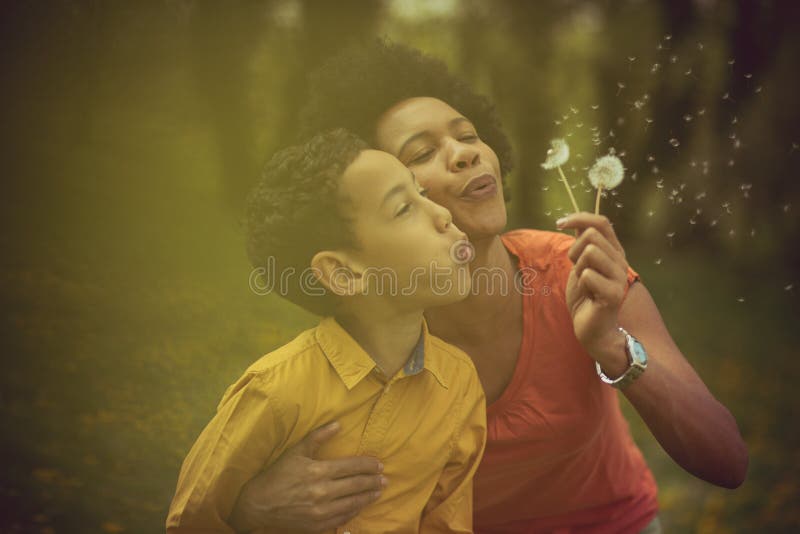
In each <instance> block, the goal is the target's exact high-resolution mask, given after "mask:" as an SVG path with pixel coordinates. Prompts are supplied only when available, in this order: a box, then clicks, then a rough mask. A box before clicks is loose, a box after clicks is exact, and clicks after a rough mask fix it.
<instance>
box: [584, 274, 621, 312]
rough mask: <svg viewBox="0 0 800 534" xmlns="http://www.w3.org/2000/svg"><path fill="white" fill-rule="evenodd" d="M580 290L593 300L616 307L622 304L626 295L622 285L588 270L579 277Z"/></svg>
mask: <svg viewBox="0 0 800 534" xmlns="http://www.w3.org/2000/svg"><path fill="white" fill-rule="evenodd" d="M578 289H579V291H581V292H582V293H586V294H588V295H591V296H592V300H594V301H595V302H597V301H599V302H600V303H601V304H605V305H615V304H619V303H621V302H622V297H623V295H624V291H623V289H622V288H621V287H620V285H619V284H618V283H616V282H614V281H612V280H609V279H608V278H606V277H605V276H603V275H601V274H600V273H598V272H597V271H595V270H593V269H591V268H586V269H584V270H583V272H582V273H581V275H580V277H578Z"/></svg>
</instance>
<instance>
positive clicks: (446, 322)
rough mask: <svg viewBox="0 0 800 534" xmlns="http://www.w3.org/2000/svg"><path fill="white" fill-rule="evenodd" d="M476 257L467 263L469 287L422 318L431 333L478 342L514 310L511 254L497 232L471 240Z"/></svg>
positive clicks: (427, 311)
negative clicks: (461, 296) (461, 295)
mask: <svg viewBox="0 0 800 534" xmlns="http://www.w3.org/2000/svg"><path fill="white" fill-rule="evenodd" d="M472 244H473V246H474V247H475V259H474V260H473V261H472V262H471V263H470V272H471V275H472V290H471V291H470V294H469V296H468V297H467V298H466V299H464V300H462V301H460V302H456V303H454V304H449V305H447V306H440V307H437V308H430V309H428V310H426V311H425V319H426V320H427V322H428V328H429V329H430V331H431V333H432V334H435V335H437V336H439V337H441V338H444V339H445V340H448V339H449V340H452V339H458V340H461V341H462V342H463V344H466V345H469V344H477V343H480V341H481V340H485V339H487V336H494V335H495V334H496V332H497V331H498V328H501V327H502V326H503V324H507V321H508V320H510V319H511V315H513V314H514V313H515V311H514V310H515V308H516V307H515V306H514V304H515V303H516V301H517V299H515V298H513V297H514V296H518V295H517V290H516V286H515V283H514V282H515V279H514V277H515V275H516V273H517V264H516V260H515V258H514V256H513V255H512V254H511V253H510V252H509V251H508V250H507V249H506V247H505V245H503V241H502V239H500V236H499V235H495V236H493V237H490V238H487V239H485V240H479V241H473V242H472Z"/></svg>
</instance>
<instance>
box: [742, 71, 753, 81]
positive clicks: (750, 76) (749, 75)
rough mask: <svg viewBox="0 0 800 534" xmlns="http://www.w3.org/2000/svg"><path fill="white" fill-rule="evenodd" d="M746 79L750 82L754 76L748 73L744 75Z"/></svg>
mask: <svg viewBox="0 0 800 534" xmlns="http://www.w3.org/2000/svg"><path fill="white" fill-rule="evenodd" d="M744 77H745V78H747V79H748V80H749V79H750V78H752V77H753V75H752V74H750V73H749V72H748V73H747V74H745V75H744Z"/></svg>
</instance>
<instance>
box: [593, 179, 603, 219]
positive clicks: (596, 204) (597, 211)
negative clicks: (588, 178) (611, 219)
mask: <svg viewBox="0 0 800 534" xmlns="http://www.w3.org/2000/svg"><path fill="white" fill-rule="evenodd" d="M602 193H603V184H599V185H598V186H597V198H596V199H595V201H594V214H595V215H600V195H602Z"/></svg>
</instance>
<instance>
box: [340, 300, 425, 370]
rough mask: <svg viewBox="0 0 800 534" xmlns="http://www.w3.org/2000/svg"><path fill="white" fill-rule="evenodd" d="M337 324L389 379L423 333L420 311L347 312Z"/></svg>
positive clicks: (398, 368)
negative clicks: (384, 312)
mask: <svg viewBox="0 0 800 534" xmlns="http://www.w3.org/2000/svg"><path fill="white" fill-rule="evenodd" d="M336 320H337V321H338V322H339V324H340V325H341V326H342V328H344V329H345V330H347V332H348V333H349V334H350V335H351V336H352V337H353V339H354V340H355V341H356V342H357V343H358V344H359V345H361V348H363V349H364V351H365V352H366V353H367V354H368V355H369V357H370V358H372V360H373V361H374V362H375V363H376V364H377V365H378V368H379V369H380V370H381V371H382V373H383V374H384V375H385V376H386V378H387V379H390V378H391V377H393V376H394V375H395V373H397V371H399V370H400V369H402V367H403V366H404V365H405V364H406V362H407V361H408V359H409V358H410V357H411V353H412V352H413V350H414V348H415V347H416V345H417V342H418V341H419V336H420V335H421V333H422V310H418V311H415V312H411V313H403V314H401V313H391V314H390V313H386V314H381V313H379V312H376V311H375V310H374V309H371V310H368V309H361V310H349V311H348V313H346V314H342V315H339V316H337V317H336Z"/></svg>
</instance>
